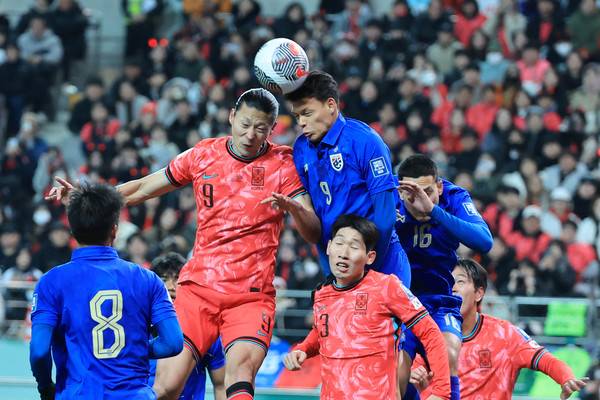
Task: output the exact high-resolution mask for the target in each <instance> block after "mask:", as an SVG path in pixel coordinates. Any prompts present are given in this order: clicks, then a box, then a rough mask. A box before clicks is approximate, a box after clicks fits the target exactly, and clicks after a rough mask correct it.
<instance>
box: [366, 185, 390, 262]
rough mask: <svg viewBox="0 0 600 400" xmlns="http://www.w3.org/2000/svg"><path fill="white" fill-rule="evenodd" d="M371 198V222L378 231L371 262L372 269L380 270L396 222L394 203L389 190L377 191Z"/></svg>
mask: <svg viewBox="0 0 600 400" xmlns="http://www.w3.org/2000/svg"><path fill="white" fill-rule="evenodd" d="M371 199H372V200H373V208H374V213H373V223H374V224H375V225H376V226H377V230H378V231H379V240H378V241H377V245H376V246H375V251H376V253H377V257H376V258H375V262H374V263H373V269H375V270H380V269H381V266H382V265H381V263H382V262H383V260H385V255H386V254H387V251H388V247H389V245H390V238H391V237H392V233H393V231H394V226H395V224H396V204H395V200H394V194H393V192H392V191H391V190H388V191H385V192H381V193H377V194H375V195H373V196H371Z"/></svg>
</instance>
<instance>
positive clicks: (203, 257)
mask: <svg viewBox="0 0 600 400" xmlns="http://www.w3.org/2000/svg"><path fill="white" fill-rule="evenodd" d="M166 174H167V178H168V179H169V181H170V182H171V183H172V184H173V185H175V186H182V185H186V184H188V183H192V185H193V187H194V194H195V196H196V209H197V231H196V240H195V243H194V252H193V256H192V258H191V260H190V261H189V262H188V263H187V264H186V265H185V266H184V267H183V269H182V271H181V273H180V275H179V282H185V281H193V282H195V283H196V284H198V285H200V286H204V287H208V288H210V289H213V290H216V291H218V292H221V293H247V292H263V293H269V294H274V293H275V291H274V288H273V278H274V276H275V272H274V271H275V254H276V252H277V247H278V245H279V234H280V232H281V229H282V227H283V212H282V211H279V210H274V209H273V208H272V207H271V205H270V204H260V202H261V201H262V200H264V199H266V198H268V197H269V196H270V195H271V193H273V192H276V193H282V194H284V195H287V196H290V197H295V196H298V195H300V194H304V193H305V190H304V188H303V187H302V183H301V182H300V178H299V177H298V174H297V173H296V168H295V166H294V162H293V159H292V149H291V148H290V147H288V146H279V145H275V144H272V143H269V142H267V143H266V145H265V146H264V148H263V149H262V150H261V152H260V154H259V155H258V156H257V157H255V158H253V159H244V158H242V157H239V156H237V155H236V154H235V153H234V152H233V150H232V148H231V139H230V138H229V137H221V138H216V139H206V140H202V141H200V142H199V143H198V144H196V146H194V147H193V148H191V149H189V150H187V151H184V152H183V153H181V154H179V155H178V156H177V157H176V158H175V159H174V160H173V161H171V162H170V163H169V165H168V167H167V169H166Z"/></svg>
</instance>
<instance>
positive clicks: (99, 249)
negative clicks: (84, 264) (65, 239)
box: [71, 246, 119, 261]
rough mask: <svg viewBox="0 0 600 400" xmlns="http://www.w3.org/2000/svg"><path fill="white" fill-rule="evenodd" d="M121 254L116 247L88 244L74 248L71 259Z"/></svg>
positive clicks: (113, 256) (110, 256) (116, 256)
mask: <svg viewBox="0 0 600 400" xmlns="http://www.w3.org/2000/svg"><path fill="white" fill-rule="evenodd" d="M118 257H119V254H118V253H117V250H115V248H114V247H110V246H86V247H79V248H77V249H75V250H73V254H72V255H71V260H72V261H75V260H77V259H81V258H118Z"/></svg>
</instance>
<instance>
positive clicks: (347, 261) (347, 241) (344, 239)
mask: <svg viewBox="0 0 600 400" xmlns="http://www.w3.org/2000/svg"><path fill="white" fill-rule="evenodd" d="M331 235H332V236H331V240H330V241H329V243H327V255H328V256H329V266H330V268H331V273H332V274H333V276H335V278H336V281H337V282H338V283H340V284H343V285H347V284H349V283H352V282H355V281H357V280H359V279H360V278H362V276H363V274H364V270H365V266H366V265H370V264H372V263H373V261H375V256H376V254H375V244H376V243H377V240H379V231H378V230H377V226H375V224H374V223H373V222H371V221H369V220H368V219H366V218H363V217H359V216H357V215H352V214H346V215H341V216H340V217H338V219H337V220H336V221H335V223H334V224H333V229H332V234H331Z"/></svg>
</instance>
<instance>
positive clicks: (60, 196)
mask: <svg viewBox="0 0 600 400" xmlns="http://www.w3.org/2000/svg"><path fill="white" fill-rule="evenodd" d="M54 179H55V180H56V182H57V183H58V185H54V186H53V187H52V189H50V191H49V192H48V195H47V196H46V197H44V199H45V200H47V201H54V200H58V201H60V202H62V203H63V204H64V205H66V204H67V200H68V199H69V192H70V191H71V190H73V188H74V187H73V185H72V184H70V183H69V182H67V181H66V180H64V179H63V178H61V177H59V176H55V177H54Z"/></svg>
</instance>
